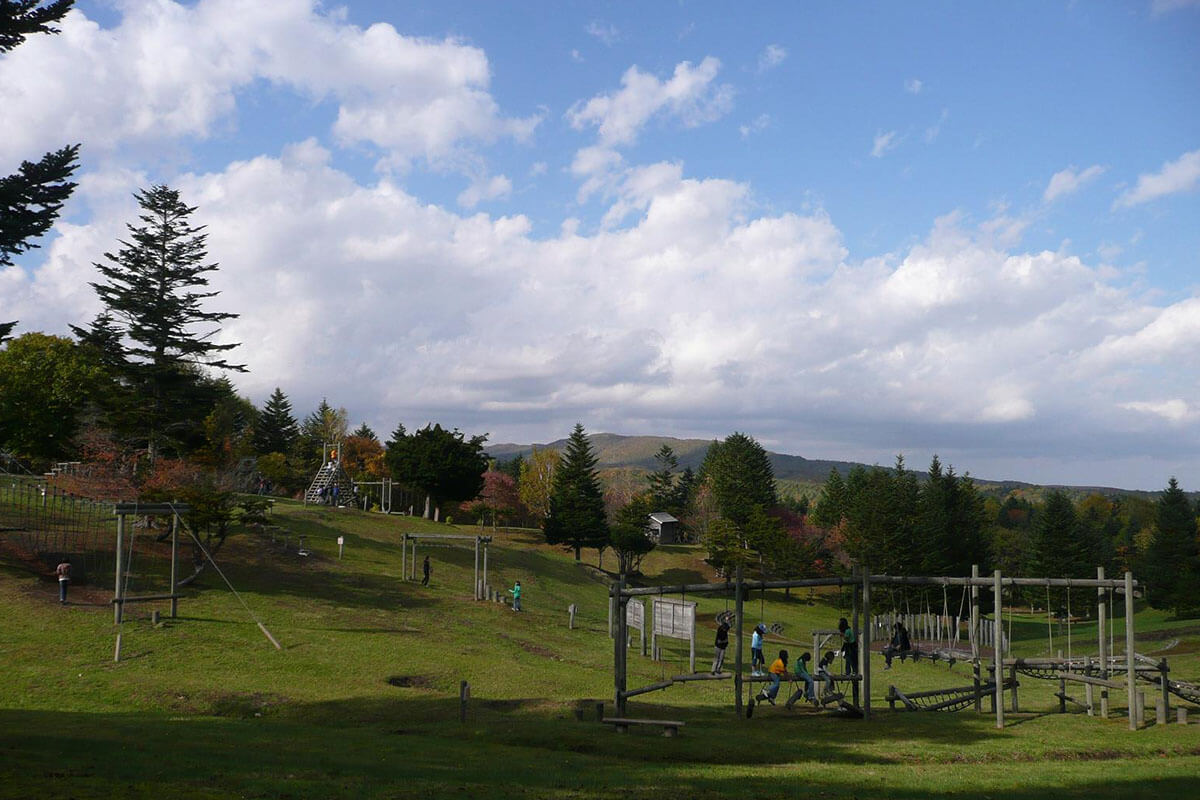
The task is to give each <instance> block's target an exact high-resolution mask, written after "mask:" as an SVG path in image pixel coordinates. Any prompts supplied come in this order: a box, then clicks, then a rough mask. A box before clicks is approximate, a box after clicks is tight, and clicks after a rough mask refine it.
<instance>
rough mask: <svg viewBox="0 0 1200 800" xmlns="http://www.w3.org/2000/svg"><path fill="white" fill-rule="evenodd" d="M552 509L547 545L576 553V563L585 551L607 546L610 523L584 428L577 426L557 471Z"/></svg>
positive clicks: (551, 495) (546, 529)
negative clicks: (562, 547)
mask: <svg viewBox="0 0 1200 800" xmlns="http://www.w3.org/2000/svg"><path fill="white" fill-rule="evenodd" d="M549 505H550V514H549V516H548V517H546V521H545V525H544V528H543V530H544V532H545V535H546V542H547V543H548V544H557V545H563V546H564V547H565V548H566V549H568V550H573V551H574V552H575V560H576V561H579V559H580V551H581V550H582V549H583V548H585V547H595V548H597V549H601V548H604V547H607V546H608V543H609V532H608V521H607V520H606V519H605V516H604V493H603V491H602V490H601V488H600V478H599V476H598V475H597V473H596V455H595V454H594V453H593V452H592V445H591V442H589V441H588V438H587V434H586V433H584V430H583V425H581V424H578V423H577V424H576V425H575V429H574V430H573V431H571V435H570V436H569V437H568V438H567V446H566V449H565V451H564V452H563V454H562V456H561V457H560V459H559V463H558V466H557V467H556V468H555V470H554V481H553V484H552V486H551V490H550V504H549Z"/></svg>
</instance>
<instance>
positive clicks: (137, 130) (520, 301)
mask: <svg viewBox="0 0 1200 800" xmlns="http://www.w3.org/2000/svg"><path fill="white" fill-rule="evenodd" d="M63 27H64V31H63V34H62V35H60V36H58V37H41V38H40V39H38V40H34V41H31V42H30V43H28V44H26V45H25V46H23V47H22V48H20V49H18V50H16V51H14V52H13V53H12V54H9V55H8V56H6V57H3V58H0V101H2V102H3V103H4V107H5V108H6V109H11V112H10V113H9V114H7V116H8V117H9V118H10V119H11V120H12V123H11V128H10V130H11V132H12V135H10V136H3V137H0V169H4V170H8V169H11V168H12V166H13V165H15V164H16V163H17V162H18V161H19V160H20V159H21V158H29V157H33V156H36V155H37V154H39V153H40V152H41V151H42V150H45V149H47V148H48V147H51V146H56V145H57V144H58V141H59V139H62V138H63V137H66V139H67V140H70V141H74V140H81V141H82V142H83V143H84V168H83V170H82V172H81V180H80V183H81V187H80V190H79V192H78V193H77V195H76V196H75V197H74V198H73V199H72V202H71V205H70V207H69V209H68V212H67V214H66V215H65V217H64V220H63V222H62V223H61V224H60V225H59V226H58V228H57V229H56V232H55V235H53V236H52V237H50V238H49V239H47V240H46V241H45V242H44V243H43V244H44V247H43V249H41V250H39V251H35V253H34V254H32V255H31V256H28V257H26V258H24V259H23V260H22V261H21V263H20V264H19V265H18V267H16V268H14V269H11V270H7V271H5V272H3V273H0V318H6V319H9V318H19V319H20V320H21V326H20V328H19V329H18V330H22V329H24V330H47V331H51V332H65V331H66V326H67V324H68V323H72V322H79V321H81V320H84V321H86V320H87V319H90V317H91V316H92V315H94V314H95V312H96V310H97V309H98V306H97V302H96V299H95V297H94V294H93V293H91V291H90V289H89V288H88V287H87V281H88V280H94V279H95V274H94V268H93V267H92V266H91V262H93V261H95V260H97V259H98V258H99V257H100V254H101V253H102V252H103V251H104V250H106V249H110V248H111V246H112V243H113V242H114V241H115V238H116V237H117V236H118V235H120V234H121V231H122V226H123V223H124V222H125V221H127V220H130V219H132V216H133V207H132V204H131V201H130V194H131V193H132V192H133V191H135V190H136V189H137V188H139V187H141V186H145V185H147V184H148V183H150V182H166V183H170V184H171V185H174V186H177V187H179V188H181V189H182V190H183V191H184V193H185V196H186V198H187V199H188V201H189V202H191V203H194V204H196V205H197V206H198V207H199V211H198V212H197V213H198V215H199V216H200V217H201V221H203V222H206V223H207V224H208V225H209V226H210V232H211V236H210V252H211V254H212V255H213V257H214V259H215V260H217V261H219V262H220V263H221V266H222V268H221V273H220V277H219V279H218V288H219V289H220V290H221V291H222V294H221V296H220V298H219V300H218V301H217V302H216V303H215V305H219V306H221V310H232V311H236V312H238V313H240V314H242V317H241V318H240V319H239V320H237V321H236V322H234V323H232V324H230V325H229V326H227V328H226V329H225V330H224V331H223V332H222V334H221V336H222V337H224V338H225V340H227V341H240V342H243V343H244V346H243V347H242V348H240V350H239V352H240V358H241V359H242V360H244V361H246V362H247V363H248V364H249V366H250V368H251V370H252V372H251V374H250V375H248V376H243V377H239V378H238V379H237V380H238V382H239V386H240V387H241V388H242V389H243V391H245V392H246V393H247V395H248V396H250V397H251V398H252V399H254V400H256V401H257V402H261V401H262V400H263V399H264V398H265V397H266V395H267V394H269V392H270V391H271V389H273V388H274V387H275V386H281V387H282V388H283V389H284V391H285V392H287V393H288V394H289V395H290V396H291V397H292V398H293V400H294V402H295V404H296V406H297V409H298V410H299V411H300V412H302V413H303V412H305V411H306V410H307V409H309V408H311V407H313V406H315V404H316V402H318V401H319V400H320V398H321V397H322V396H327V397H328V398H329V399H330V401H331V402H334V403H335V404H338V405H343V406H346V407H347V409H348V410H349V412H350V415H351V417H352V418H353V419H354V420H356V421H358V420H366V421H368V422H369V423H370V424H371V425H372V426H374V427H375V428H376V429H377V430H380V431H386V430H390V429H391V428H392V427H394V425H395V423H396V422H399V421H403V422H404V423H405V424H406V425H408V426H409V427H410V428H411V427H412V426H413V425H420V424H423V423H424V422H425V421H429V420H436V421H439V422H442V423H443V424H450V425H458V426H459V427H461V428H463V429H464V430H468V431H471V432H483V431H487V432H489V433H490V434H491V440H492V441H514V440H515V441H547V440H552V439H556V438H559V437H560V436H562V435H565V433H566V432H568V431H569V429H570V426H571V425H572V424H573V423H574V422H575V421H576V420H578V421H582V422H583V423H584V425H585V426H586V427H587V428H588V429H589V430H594V431H599V430H605V431H611V432H616V433H657V434H668V435H679V436H704V437H719V436H723V435H725V434H727V433H729V432H730V431H732V430H735V429H736V430H744V431H747V432H749V433H751V434H753V435H755V436H757V437H758V438H759V439H760V440H761V441H763V442H764V444H766V445H767V446H768V447H770V448H771V449H774V450H779V451H782V452H789V453H795V454H798V455H803V456H806V457H810V458H845V459H853V460H860V461H866V462H868V463H876V462H877V463H884V464H886V463H890V462H891V460H892V458H893V457H894V455H895V454H896V453H900V452H903V453H904V454H905V455H906V457H907V458H908V460H909V463H910V464H921V463H923V462H927V460H928V458H929V457H930V456H931V455H932V454H933V453H935V452H936V453H939V454H940V456H941V457H942V459H943V461H949V462H951V463H953V464H954V465H955V467H956V468H957V469H959V470H960V471H970V472H971V473H972V474H975V475H978V476H981V477H987V478H1017V479H1025V480H1033V481H1042V482H1059V483H1073V484H1085V483H1086V484H1093V483H1099V484H1106V485H1116V486H1124V487H1130V488H1158V487H1161V486H1162V485H1165V482H1166V479H1167V477H1169V476H1170V475H1177V476H1178V477H1179V478H1180V480H1181V482H1183V484H1184V485H1185V487H1186V488H1196V486H1197V484H1200V466H1198V464H1200V461H1198V459H1197V456H1198V455H1200V436H1198V435H1197V426H1196V423H1197V421H1200V400H1197V391H1196V390H1197V388H1198V386H1197V384H1198V381H1197V377H1196V376H1197V375H1198V374H1200V372H1198V371H1197V369H1196V367H1197V366H1200V364H1197V360H1198V359H1197V356H1196V353H1197V352H1200V348H1198V347H1197V345H1200V288H1198V281H1197V278H1196V274H1197V271H1196V269H1195V266H1196V264H1197V262H1198V257H1200V224H1198V223H1200V191H1198V186H1200V102H1197V101H1198V100H1200V97H1198V94H1200V55H1198V52H1200V48H1197V47H1196V46H1195V42H1196V41H1198V40H1200V3H1198V2H1190V1H1189V0H1146V1H1145V2H1128V3H1065V2H1064V3H995V4H979V3H969V4H968V3H949V2H947V3H925V4H915V5H912V4H895V3H858V4H844V3H803V4H801V3H758V4H754V7H753V10H752V11H747V10H745V9H743V8H738V9H734V8H733V7H731V6H729V4H725V3H692V2H679V3H661V4H645V3H518V4H500V3H471V2H439V3H414V4H404V5H399V4H395V3H390V2H374V3H372V2H354V3H348V4H345V5H333V4H328V5H317V4H315V3H312V2H310V0H276V1H275V2H272V3H269V4H251V5H248V4H245V3H237V2H233V0H202V1H201V2H196V3H187V4H176V3H171V2H167V0H126V1H125V2H116V3H108V2H104V3H101V2H80V3H79V4H78V10H77V11H76V12H75V13H73V14H72V16H71V18H69V19H68V20H67V22H66V24H64V26H63ZM5 124H6V127H8V126H9V125H10V123H7V122H6V123H5ZM39 148H40V149H39Z"/></svg>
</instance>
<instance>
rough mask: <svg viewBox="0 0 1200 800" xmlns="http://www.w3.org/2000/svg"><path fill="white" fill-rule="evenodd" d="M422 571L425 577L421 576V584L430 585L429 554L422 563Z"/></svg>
mask: <svg viewBox="0 0 1200 800" xmlns="http://www.w3.org/2000/svg"><path fill="white" fill-rule="evenodd" d="M421 572H422V574H423V576H424V577H422V578H421V585H422V586H428V585H429V556H425V561H424V563H422V564H421Z"/></svg>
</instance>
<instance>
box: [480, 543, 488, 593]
mask: <svg viewBox="0 0 1200 800" xmlns="http://www.w3.org/2000/svg"><path fill="white" fill-rule="evenodd" d="M489 541H490V539H489V540H484V543H483V597H482V598H480V599H482V600H487V593H488V574H487V556H488V542H489Z"/></svg>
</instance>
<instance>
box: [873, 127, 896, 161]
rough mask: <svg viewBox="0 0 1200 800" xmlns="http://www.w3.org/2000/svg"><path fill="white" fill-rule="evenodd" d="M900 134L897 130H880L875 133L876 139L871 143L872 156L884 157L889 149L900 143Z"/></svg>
mask: <svg viewBox="0 0 1200 800" xmlns="http://www.w3.org/2000/svg"><path fill="white" fill-rule="evenodd" d="M898 136H899V134H897V133H896V131H880V132H879V133H877V134H875V140H874V141H873V142H872V144H871V157H872V158H883V156H884V154H885V153H887V152H888V151H889V150H894V149H895V148H896V146H897V145H898V144H900V140H899V138H898Z"/></svg>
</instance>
